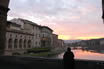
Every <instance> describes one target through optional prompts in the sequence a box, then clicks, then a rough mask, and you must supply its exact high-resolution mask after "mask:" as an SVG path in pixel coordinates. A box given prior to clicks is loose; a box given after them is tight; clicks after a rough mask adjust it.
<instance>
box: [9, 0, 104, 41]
mask: <svg viewBox="0 0 104 69" xmlns="http://www.w3.org/2000/svg"><path fill="white" fill-rule="evenodd" d="M101 4H102V3H101V0H11V1H10V4H9V8H10V11H9V12H8V20H10V19H13V18H23V19H28V20H30V21H33V22H35V23H37V24H39V25H45V26H48V27H50V28H52V29H53V30H54V33H55V34H58V35H59V39H64V40H76V39H83V40H87V39H97V38H103V37H104V24H103V21H102V18H101V16H102V5H101Z"/></svg>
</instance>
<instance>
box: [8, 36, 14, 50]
mask: <svg viewBox="0 0 104 69" xmlns="http://www.w3.org/2000/svg"><path fill="white" fill-rule="evenodd" d="M12 43H13V40H12V39H11V38H10V39H9V40H8V48H9V49H11V48H12Z"/></svg>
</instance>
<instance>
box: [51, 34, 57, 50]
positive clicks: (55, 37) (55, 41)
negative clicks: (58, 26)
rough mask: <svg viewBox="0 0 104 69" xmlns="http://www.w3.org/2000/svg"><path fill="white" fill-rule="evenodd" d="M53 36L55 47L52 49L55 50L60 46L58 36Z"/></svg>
mask: <svg viewBox="0 0 104 69" xmlns="http://www.w3.org/2000/svg"><path fill="white" fill-rule="evenodd" d="M52 35H53V45H52V48H53V49H55V48H56V47H57V46H58V35H57V34H52Z"/></svg>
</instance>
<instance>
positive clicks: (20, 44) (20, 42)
mask: <svg viewBox="0 0 104 69" xmlns="http://www.w3.org/2000/svg"><path fill="white" fill-rule="evenodd" d="M19 48H22V39H20V40H19Z"/></svg>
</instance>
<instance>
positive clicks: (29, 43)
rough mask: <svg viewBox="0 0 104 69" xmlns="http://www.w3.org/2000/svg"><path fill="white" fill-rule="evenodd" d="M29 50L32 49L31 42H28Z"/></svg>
mask: <svg viewBox="0 0 104 69" xmlns="http://www.w3.org/2000/svg"><path fill="white" fill-rule="evenodd" d="M28 48H31V40H29V41H28Z"/></svg>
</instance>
